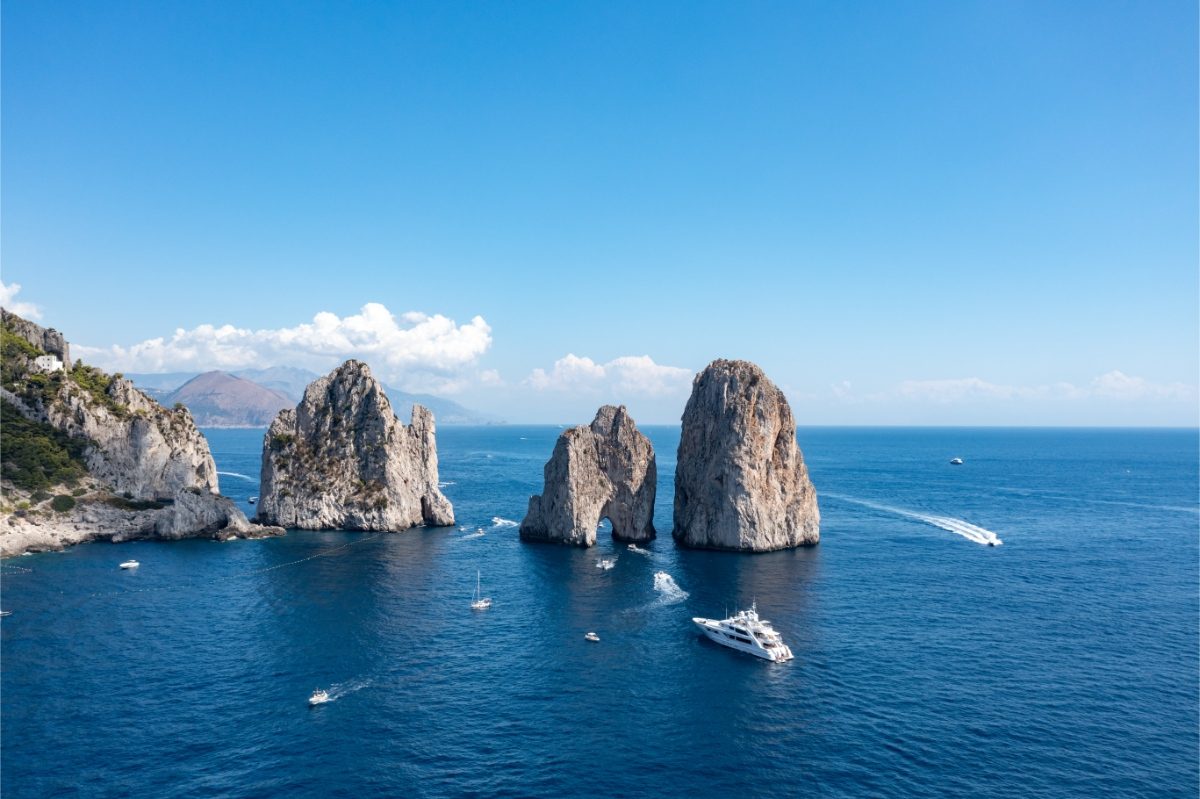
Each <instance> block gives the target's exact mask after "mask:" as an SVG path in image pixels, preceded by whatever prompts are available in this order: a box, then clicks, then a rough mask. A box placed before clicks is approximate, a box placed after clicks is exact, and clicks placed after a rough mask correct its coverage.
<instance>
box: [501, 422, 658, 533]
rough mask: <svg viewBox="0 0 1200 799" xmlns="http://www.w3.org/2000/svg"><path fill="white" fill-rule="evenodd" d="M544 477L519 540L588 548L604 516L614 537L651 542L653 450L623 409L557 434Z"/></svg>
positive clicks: (531, 498) (652, 523)
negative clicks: (610, 526)
mask: <svg viewBox="0 0 1200 799" xmlns="http://www.w3.org/2000/svg"><path fill="white" fill-rule="evenodd" d="M543 476H544V478H545V487H544V488H543V489H542V493H541V494H540V495H535V496H532V497H530V498H529V510H528V512H527V513H526V514H525V519H524V521H522V522H521V538H522V539H523V540H526V541H554V542H558V543H563V544H574V545H576V546H584V547H590V546H592V545H594V544H595V543H596V527H597V525H598V524H599V523H600V520H601V519H603V518H606V517H607V518H608V519H609V521H611V522H612V530H613V532H612V534H613V538H616V539H618V540H622V541H649V540H650V539H652V538H654V495H655V491H656V488H657V485H656V483H657V480H658V470H657V467H656V465H655V461H654V447H653V445H651V443H650V439H648V438H646V436H644V435H643V434H642V433H641V431H639V430H638V429H637V425H635V424H634V421H633V419H631V418H630V417H629V414H628V413H627V412H626V410H625V406H624V405H622V406H621V407H619V408H617V407H613V406H612V405H605V406H604V407H603V408H601V409H600V410H599V411H597V413H596V418H595V419H594V420H593V421H592V423H591V424H590V425H580V426H578V427H574V428H571V429H570V430H567V431H566V432H564V433H563V434H562V435H561V436H559V437H558V442H557V443H556V444H555V446H554V454H553V455H551V456H550V460H549V461H547V462H546V466H545V469H544V470H543Z"/></svg>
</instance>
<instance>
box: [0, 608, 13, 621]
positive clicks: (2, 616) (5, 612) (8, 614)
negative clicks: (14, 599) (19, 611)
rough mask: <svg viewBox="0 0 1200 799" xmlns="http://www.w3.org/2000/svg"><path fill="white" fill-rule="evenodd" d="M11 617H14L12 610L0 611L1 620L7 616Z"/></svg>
mask: <svg viewBox="0 0 1200 799" xmlns="http://www.w3.org/2000/svg"><path fill="white" fill-rule="evenodd" d="M11 615H12V611H11V610H0V619H3V618H5V617H6V616H11Z"/></svg>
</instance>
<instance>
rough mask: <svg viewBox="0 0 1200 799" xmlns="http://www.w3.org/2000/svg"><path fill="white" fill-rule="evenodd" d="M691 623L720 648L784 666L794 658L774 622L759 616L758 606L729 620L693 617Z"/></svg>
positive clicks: (755, 604) (738, 613)
mask: <svg viewBox="0 0 1200 799" xmlns="http://www.w3.org/2000/svg"><path fill="white" fill-rule="evenodd" d="M692 622H693V623H694V624H695V625H696V626H697V627H699V628H700V629H701V630H703V631H704V634H705V635H707V636H708V637H709V638H710V639H712V640H713V641H716V642H717V643H718V644H720V645H721V646H727V647H729V648H730V649H736V650H737V651H739V652H745V653H746V654H748V655H754V656H755V657H760V658H762V659H763V660H770V661H771V662H773V663H782V662H783V661H785V660H791V659H792V658H793V657H794V656H793V655H792V650H791V649H789V648H788V647H787V644H785V643H784V642H783V639H782V638H780V637H779V633H777V632H775V630H774V628H772V627H771V622H769V621H767V620H766V619H760V618H759V617H758V603H754V604H752V605H750V609H749V610H739V611H738V612H737V613H736V614H735V615H733V616H730V617H729V618H727V619H703V618H700V617H698V616H697V617H694V618H693V619H692Z"/></svg>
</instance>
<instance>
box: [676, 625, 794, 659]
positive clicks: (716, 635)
mask: <svg viewBox="0 0 1200 799" xmlns="http://www.w3.org/2000/svg"><path fill="white" fill-rule="evenodd" d="M692 623H693V624H695V625H696V626H697V627H699V628H700V629H701V631H703V633H704V634H705V635H706V636H707V637H708V639H709V640H710V641H713V642H714V643H718V644H720V645H721V646H724V647H728V648H729V649H735V650H737V651H738V652H744V653H746V654H747V655H754V657H757V658H762V659H763V660H769V661H771V662H772V663H782V662H784V661H785V660H791V659H792V658H793V657H794V656H793V655H792V650H791V649H789V648H788V647H786V646H783V645H780V646H777V647H774V648H773V649H765V648H763V647H761V646H756V645H755V644H748V643H744V642H742V641H739V640H737V639H736V638H733V637H731V636H730V635H729V634H728V633H727V632H726V631H725V630H724V629H722V627H721V624H720V622H719V621H718V620H716V619H702V618H700V617H694V618H693V619H692Z"/></svg>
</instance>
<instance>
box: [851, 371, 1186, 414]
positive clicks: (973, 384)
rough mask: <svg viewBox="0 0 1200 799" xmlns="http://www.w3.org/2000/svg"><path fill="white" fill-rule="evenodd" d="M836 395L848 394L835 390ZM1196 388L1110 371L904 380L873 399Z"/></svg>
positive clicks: (1052, 396) (1117, 394)
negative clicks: (1047, 379)
mask: <svg viewBox="0 0 1200 799" xmlns="http://www.w3.org/2000/svg"><path fill="white" fill-rule="evenodd" d="M833 393H834V396H836V397H839V398H842V397H845V396H846V393H845V392H842V393H839V392H838V390H837V389H836V388H835V389H834V392H833ZM1195 394H1196V391H1195V389H1194V388H1189V387H1188V386H1186V385H1184V384H1182V383H1167V384H1160V383H1151V382H1150V381H1148V380H1146V379H1145V378H1142V377H1130V376H1129V375H1126V374H1125V373H1124V372H1120V371H1116V370H1114V371H1111V372H1108V373H1106V374H1103V375H1100V376H1099V377H1097V378H1095V379H1093V380H1092V381H1091V382H1090V383H1089V384H1088V385H1086V386H1076V385H1074V384H1073V383H1068V382H1065V381H1060V382H1058V383H1050V384H1047V385H1034V386H1012V385H1004V384H1001V383H990V382H988V381H986V380H982V379H980V378H978V377H964V378H950V379H943V380H905V381H903V382H901V383H900V384H899V385H897V386H896V387H895V389H894V390H892V391H890V392H885V393H883V394H881V395H877V396H876V397H874V398H875V399H880V400H887V399H891V398H897V397H898V398H900V399H907V400H916V401H923V402H932V403H936V404H942V405H948V404H953V403H961V402H971V401H976V400H1082V399H1090V398H1104V399H1116V400H1136V399H1167V400H1185V399H1188V398H1190V397H1193V396H1195Z"/></svg>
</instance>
